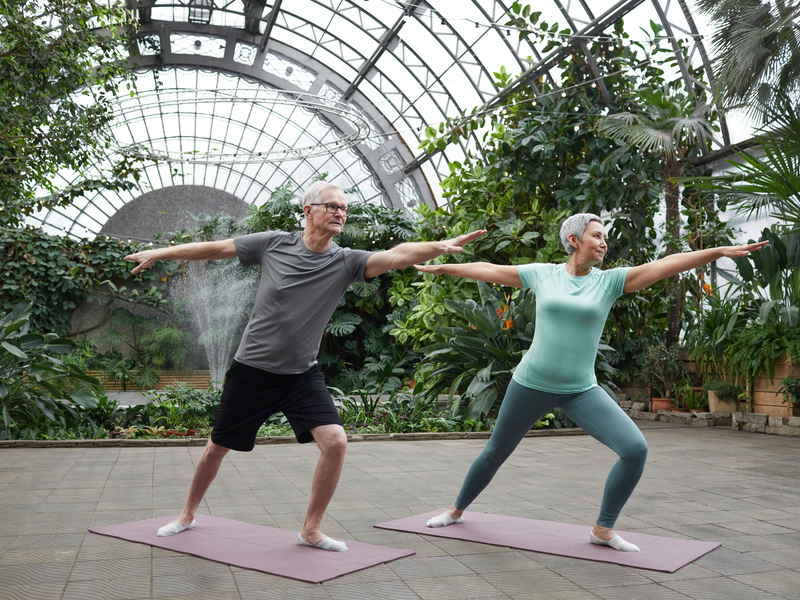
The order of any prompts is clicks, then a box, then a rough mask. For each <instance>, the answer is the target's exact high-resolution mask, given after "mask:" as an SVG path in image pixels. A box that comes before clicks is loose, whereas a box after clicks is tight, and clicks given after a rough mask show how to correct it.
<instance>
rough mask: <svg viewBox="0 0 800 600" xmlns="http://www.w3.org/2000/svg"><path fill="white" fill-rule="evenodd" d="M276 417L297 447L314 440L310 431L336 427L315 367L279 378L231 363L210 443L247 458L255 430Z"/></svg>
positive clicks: (336, 416)
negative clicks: (284, 420)
mask: <svg viewBox="0 0 800 600" xmlns="http://www.w3.org/2000/svg"><path fill="white" fill-rule="evenodd" d="M276 412H282V413H283V414H284V415H286V418H287V419H288V420H289V424H290V425H291V426H292V429H293V430H294V435H295V437H296V438H297V441H298V442H300V443H301V444H305V443H307V442H311V441H313V440H314V436H312V435H311V431H310V430H311V429H313V428H314V427H319V426H320V425H341V424H342V420H341V419H340V418H339V411H337V410H336V407H335V406H334V405H333V399H332V398H331V395H330V393H329V392H328V387H327V386H326V385H325V379H324V378H323V376H322V372H321V371H320V370H319V366H318V365H314V366H313V367H311V368H310V369H309V370H308V371H306V372H305V373H299V374H294V375H281V374H277V373H269V372H267V371H262V370H261V369H256V368H255V367H250V366H248V365H245V364H242V363H240V362H238V361H235V360H234V361H233V364H232V365H231V368H230V369H228V372H227V373H226V374H225V385H224V386H223V388H222V402H221V403H220V405H219V410H218V411H217V419H216V421H215V422H214V430H213V431H212V432H211V441H212V442H214V443H215V444H217V445H219V446H222V447H224V448H230V449H231V450H239V451H241V452H250V451H251V450H252V449H253V448H254V447H255V441H256V436H257V435H258V429H259V428H260V427H261V426H262V425H263V424H264V422H265V421H266V420H267V419H269V417H271V416H272V415H273V414H275V413H276Z"/></svg>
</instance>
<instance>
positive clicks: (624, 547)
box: [589, 532, 639, 552]
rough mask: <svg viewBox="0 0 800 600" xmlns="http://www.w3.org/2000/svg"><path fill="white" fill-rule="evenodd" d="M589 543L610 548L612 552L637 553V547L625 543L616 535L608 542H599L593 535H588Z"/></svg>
mask: <svg viewBox="0 0 800 600" xmlns="http://www.w3.org/2000/svg"><path fill="white" fill-rule="evenodd" d="M589 541H590V542H592V543H593V544H597V545H598V546H611V547H612V548H613V549H614V550H621V551H622V552H638V551H639V546H637V545H635V544H631V543H630V542H626V541H625V540H623V539H622V538H621V537H619V536H618V535H615V536H614V537H612V538H611V539H610V540H608V541H606V540H601V539H598V538H596V537H594V534H593V533H591V532H590V533H589Z"/></svg>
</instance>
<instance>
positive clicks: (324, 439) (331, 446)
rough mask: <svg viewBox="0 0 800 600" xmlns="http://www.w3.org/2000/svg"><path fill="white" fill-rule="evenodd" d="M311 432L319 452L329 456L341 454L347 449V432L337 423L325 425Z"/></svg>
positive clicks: (342, 455)
mask: <svg viewBox="0 0 800 600" xmlns="http://www.w3.org/2000/svg"><path fill="white" fill-rule="evenodd" d="M321 429H322V428H319V429H317V430H316V431H314V432H312V433H313V435H314V439H315V440H316V442H317V446H318V447H319V449H320V452H322V453H323V454H327V455H329V456H341V457H342V458H344V454H345V452H346V451H347V434H346V433H345V432H344V429H343V428H341V427H339V426H337V425H329V426H325V428H324V430H321Z"/></svg>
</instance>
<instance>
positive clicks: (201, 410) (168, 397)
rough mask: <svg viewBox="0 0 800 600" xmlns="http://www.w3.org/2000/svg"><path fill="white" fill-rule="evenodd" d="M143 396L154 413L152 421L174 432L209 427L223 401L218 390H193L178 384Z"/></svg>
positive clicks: (220, 391)
mask: <svg viewBox="0 0 800 600" xmlns="http://www.w3.org/2000/svg"><path fill="white" fill-rule="evenodd" d="M145 395H146V396H147V399H148V400H149V401H150V402H151V405H152V406H151V408H152V410H153V412H154V413H156V414H155V416H154V418H153V419H152V423H157V424H160V425H163V426H164V427H166V428H167V429H172V430H177V431H183V430H186V429H194V430H201V429H210V428H211V427H212V426H213V424H214V419H216V416H217V410H218V409H219V404H220V401H221V400H222V390H220V389H217V388H213V387H212V388H209V389H208V390H196V389H193V388H190V387H188V386H187V385H186V384H181V383H178V384H174V385H170V386H167V387H165V388H164V389H163V390H161V391H158V392H147V393H146V394H145ZM147 424H148V425H150V424H151V423H147Z"/></svg>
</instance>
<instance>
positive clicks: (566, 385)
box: [514, 263, 630, 394]
mask: <svg viewBox="0 0 800 600" xmlns="http://www.w3.org/2000/svg"><path fill="white" fill-rule="evenodd" d="M629 270H630V267H626V268H619V269H609V270H608V271H601V270H600V269H595V268H593V269H592V270H591V271H590V272H589V274H588V275H586V276H584V277H579V276H576V275H570V274H569V273H568V272H567V269H566V265H565V264H558V265H552V264H541V263H539V264H529V265H520V266H519V278H520V280H521V281H522V285H523V287H526V288H529V289H531V290H533V293H534V294H536V332H535V333H534V335H533V343H531V348H530V350H528V352H527V353H526V354H525V356H524V357H522V360H521V361H520V363H519V366H518V367H517V369H516V371H515V372H514V380H515V381H516V382H517V383H519V384H520V385H524V386H525V387H528V388H533V389H537V390H542V391H545V392H553V393H556V394H575V393H578V392H583V391H585V390H588V389H589V388H591V387H594V386H595V385H597V378H596V377H595V375H594V362H595V357H596V356H597V344H598V343H599V342H600V336H601V335H602V334H603V327H604V326H605V323H606V319H607V318H608V311H610V310H611V305H612V304H614V301H615V300H616V299H617V298H619V297H620V296H622V294H623V290H624V288H625V279H626V277H627V276H628V271H629Z"/></svg>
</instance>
